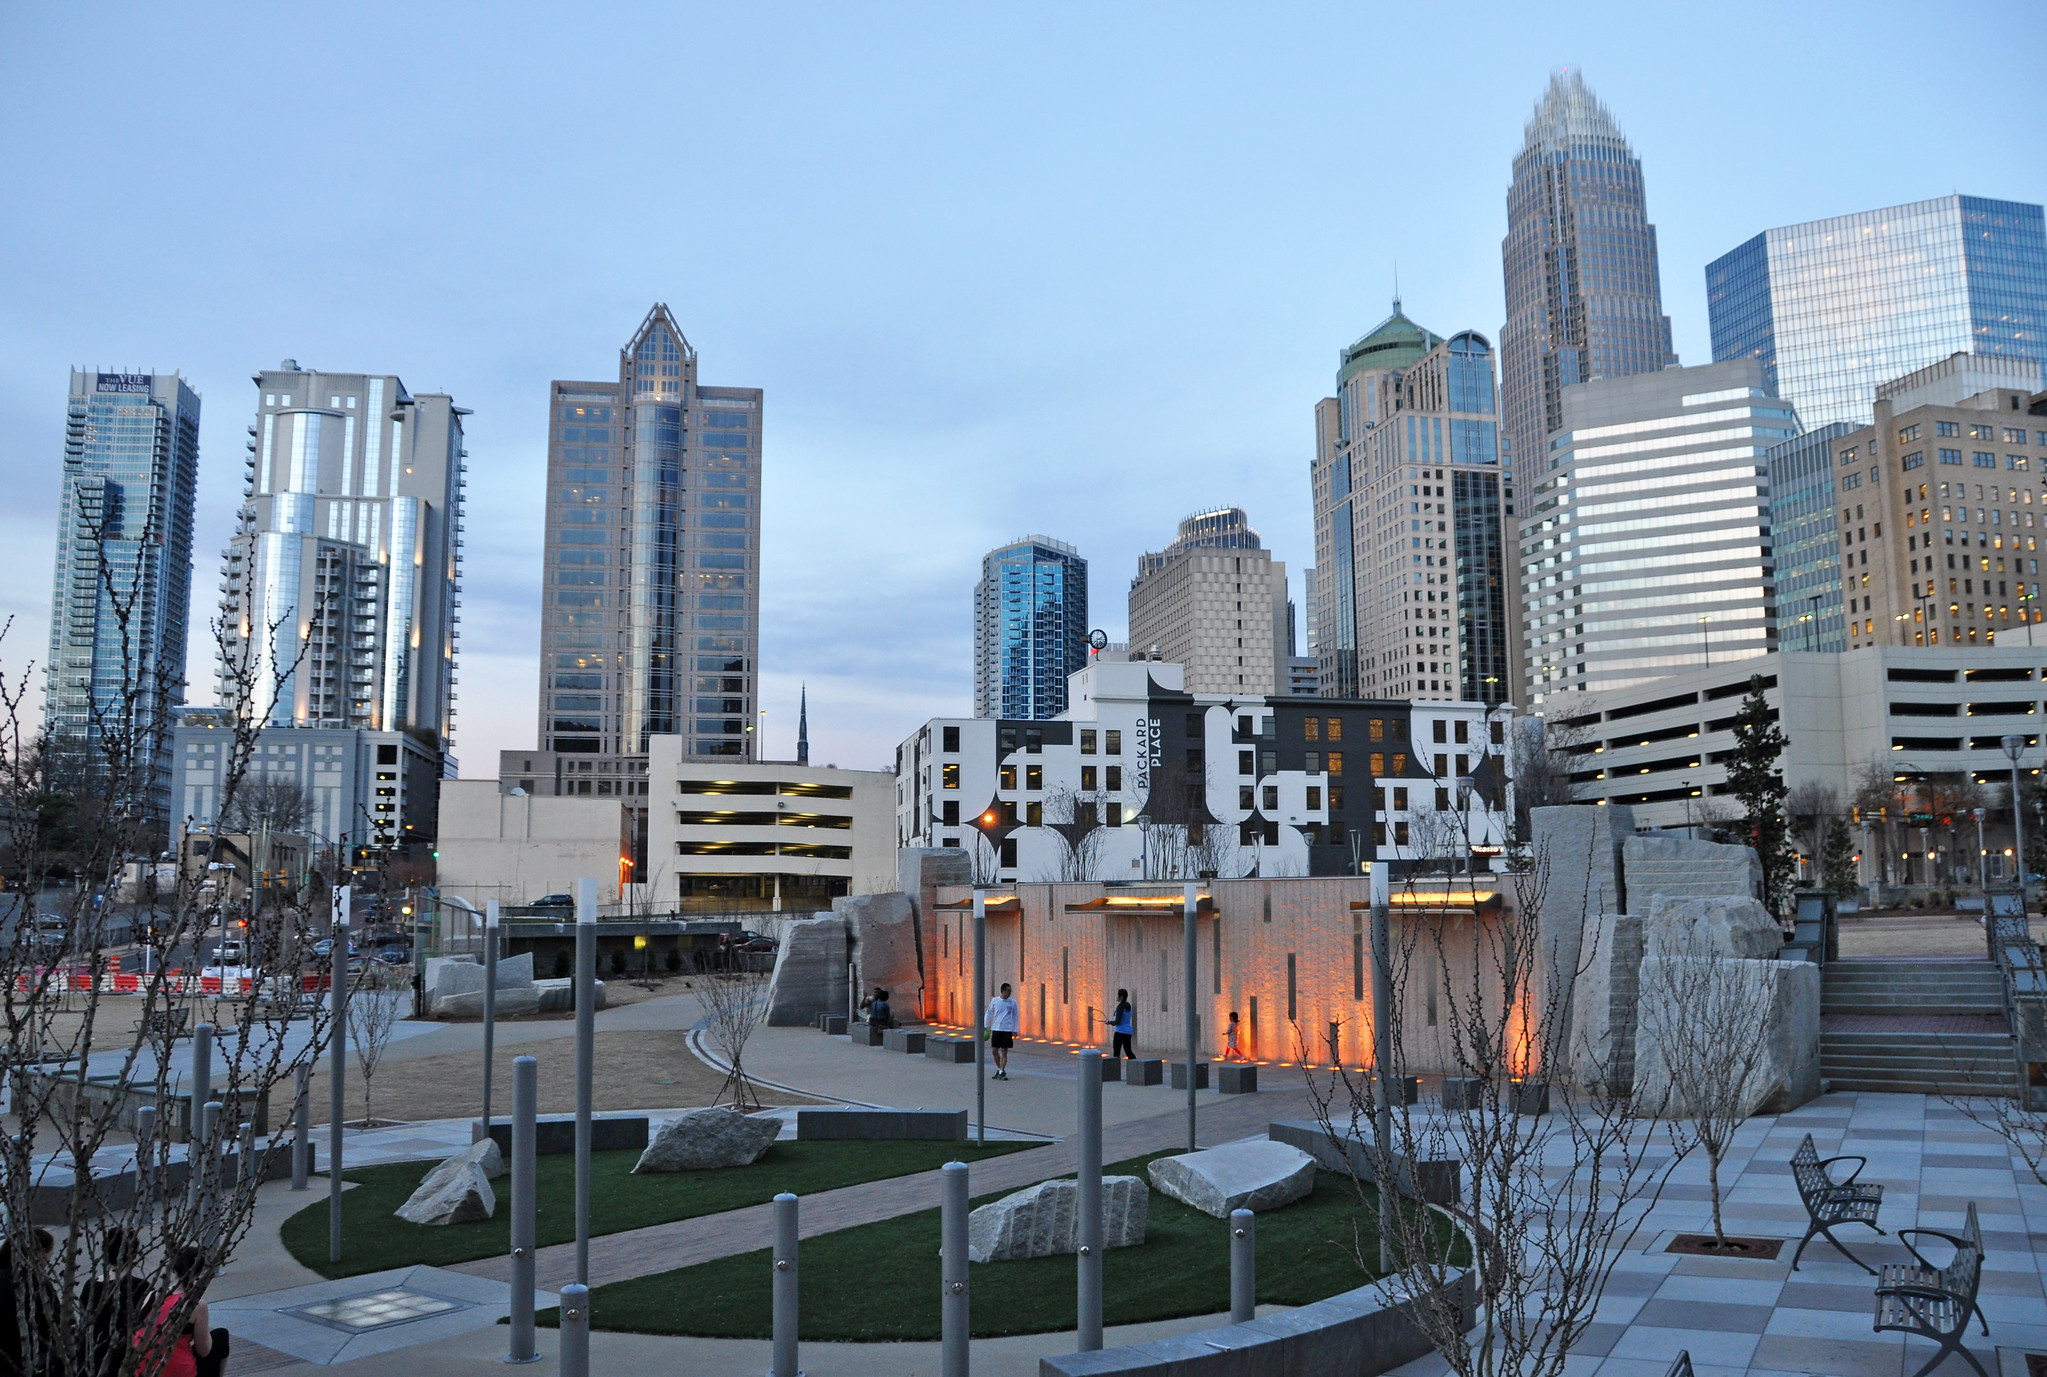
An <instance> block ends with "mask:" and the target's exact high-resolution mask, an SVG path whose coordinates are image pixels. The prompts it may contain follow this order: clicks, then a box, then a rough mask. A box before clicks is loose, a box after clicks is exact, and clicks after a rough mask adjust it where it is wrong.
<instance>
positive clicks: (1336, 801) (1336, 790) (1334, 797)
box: [1329, 784, 1343, 813]
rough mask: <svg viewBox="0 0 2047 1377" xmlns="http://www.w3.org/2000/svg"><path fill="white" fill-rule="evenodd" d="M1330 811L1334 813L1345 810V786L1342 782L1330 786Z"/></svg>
mask: <svg viewBox="0 0 2047 1377" xmlns="http://www.w3.org/2000/svg"><path fill="white" fill-rule="evenodd" d="M1329 811H1330V812H1332V813H1341V812H1342V811H1343V786H1342V785H1341V784H1332V785H1330V786H1329Z"/></svg>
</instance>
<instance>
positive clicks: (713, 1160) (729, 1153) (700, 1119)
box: [633, 1108, 782, 1173]
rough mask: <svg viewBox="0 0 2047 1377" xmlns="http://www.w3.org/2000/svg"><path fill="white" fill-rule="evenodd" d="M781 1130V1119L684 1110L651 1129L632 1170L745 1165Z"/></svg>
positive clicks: (730, 1111)
mask: <svg viewBox="0 0 2047 1377" xmlns="http://www.w3.org/2000/svg"><path fill="white" fill-rule="evenodd" d="M781 1131H782V1121H781V1120H780V1119H772V1118H766V1117H756V1116H754V1115H750V1114H741V1113H740V1112H739V1111H738V1110H736V1109H724V1108H718V1109H691V1110H685V1111H684V1112H683V1113H681V1114H678V1115H677V1116H676V1117H675V1118H673V1119H670V1120H669V1121H668V1122H667V1123H665V1124H663V1125H661V1127H660V1129H659V1130H658V1131H656V1132H655V1134H654V1137H653V1140H652V1141H651V1142H649V1143H648V1144H647V1147H646V1150H645V1151H644V1152H642V1153H641V1154H640V1160H639V1161H638V1162H636V1163H634V1164H633V1171H634V1172H635V1173H640V1172H657V1171H702V1170H705V1169H707V1168H711V1167H745V1166H751V1165H753V1164H754V1163H755V1162H758V1161H759V1160H760V1157H761V1154H762V1153H764V1152H766V1151H767V1150H768V1149H769V1148H770V1147H772V1146H773V1145H774V1142H775V1138H776V1136H777V1135H779V1134H780V1133H781Z"/></svg>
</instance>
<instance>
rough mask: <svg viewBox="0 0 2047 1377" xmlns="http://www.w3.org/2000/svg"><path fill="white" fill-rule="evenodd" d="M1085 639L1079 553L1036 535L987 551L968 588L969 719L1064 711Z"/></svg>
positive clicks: (1037, 716)
mask: <svg viewBox="0 0 2047 1377" xmlns="http://www.w3.org/2000/svg"><path fill="white" fill-rule="evenodd" d="M1087 638H1088V625H1087V561H1086V560H1084V559H1082V558H1081V557H1080V551H1078V550H1076V549H1074V548H1073V547H1072V546H1071V545H1068V544H1067V543H1066V542H1065V541H1063V540H1054V539H1052V538H1051V537H1050V536H1042V535H1029V536H1024V537H1022V538H1021V539H1018V540H1012V541H1010V542H1009V543H1008V544H1007V545H1002V546H998V547H997V548H995V549H993V550H990V551H989V552H988V553H987V554H985V555H983V556H982V557H981V580H980V582H979V583H976V584H975V585H974V716H976V717H1000V718H1006V719H1009V720H1012V721H1015V720H1024V721H1033V720H1042V719H1044V718H1050V717H1057V716H1058V715H1059V714H1060V713H1062V712H1064V711H1066V676H1068V675H1069V674H1072V673H1073V672H1074V671H1075V670H1077V669H1079V668H1081V666H1083V665H1085V664H1086V663H1087Z"/></svg>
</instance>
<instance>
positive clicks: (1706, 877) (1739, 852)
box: [1621, 833, 1763, 913]
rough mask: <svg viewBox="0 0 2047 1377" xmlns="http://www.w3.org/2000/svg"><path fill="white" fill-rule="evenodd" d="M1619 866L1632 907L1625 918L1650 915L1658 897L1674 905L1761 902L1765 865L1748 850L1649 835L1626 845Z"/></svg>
mask: <svg viewBox="0 0 2047 1377" xmlns="http://www.w3.org/2000/svg"><path fill="white" fill-rule="evenodd" d="M1621 864H1622V866H1623V868H1624V871H1625V875H1626V884H1627V901H1628V902H1627V906H1626V908H1625V909H1623V910H1622V911H1623V912H1627V913H1647V912H1648V911H1649V910H1650V907H1651V906H1652V904H1653V903H1654V901H1655V896H1656V895H1659V894H1661V895H1664V896H1666V897H1668V898H1672V899H1709V898H1716V897H1727V896H1731V895H1747V896H1748V897H1749V898H1751V899H1760V898H1762V897H1763V863H1762V862H1761V861H1759V860H1757V859H1756V853H1755V852H1754V851H1752V850H1750V849H1749V848H1748V847H1746V846H1729V845H1726V844H1724V843H1721V842H1706V841H1693V840H1692V839H1691V838H1689V837H1662V836H1657V835H1656V834H1654V833H1650V834H1647V835H1644V836H1640V837H1629V838H1628V839H1627V843H1626V845H1625V846H1623V847H1622V848H1621Z"/></svg>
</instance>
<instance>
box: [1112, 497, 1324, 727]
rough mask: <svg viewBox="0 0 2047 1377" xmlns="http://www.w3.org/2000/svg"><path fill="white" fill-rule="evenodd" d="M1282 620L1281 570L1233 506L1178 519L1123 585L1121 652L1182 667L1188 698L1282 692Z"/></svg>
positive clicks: (1285, 678)
mask: <svg viewBox="0 0 2047 1377" xmlns="http://www.w3.org/2000/svg"><path fill="white" fill-rule="evenodd" d="M1292 613H1293V608H1292V605H1291V604H1290V603H1289V602H1288V601H1287V596H1286V565H1285V564H1283V563H1281V562H1280V561H1278V560H1275V559H1274V558H1273V557H1272V552H1271V551H1270V550H1267V549H1265V548H1264V543H1263V542H1262V541H1261V540H1260V539H1259V537H1258V532H1257V531H1255V530H1253V529H1252V528H1251V521H1250V518H1249V517H1247V516H1246V515H1245V514H1244V510H1243V508H1241V507H1217V508H1213V509H1211V510H1208V511H1203V512H1196V513H1195V514H1194V515H1192V516H1190V517H1188V518H1187V519H1186V520H1184V521H1182V522H1181V523H1180V529H1179V532H1178V533H1177V534H1176V535H1175V536H1174V538H1173V541H1172V543H1171V544H1169V545H1167V546H1166V548H1165V549H1163V550H1160V551H1157V552H1155V553H1148V554H1144V555H1140V556H1139V557H1138V560H1137V577H1136V578H1134V579H1132V580H1131V581H1130V644H1131V645H1133V646H1135V647H1137V648H1138V649H1139V650H1140V651H1142V652H1144V653H1146V654H1151V653H1152V652H1153V651H1156V652H1157V654H1158V657H1159V658H1161V659H1164V660H1169V661H1171V662H1172V663H1174V664H1177V665H1181V666H1183V667H1184V668H1185V671H1186V683H1187V689H1188V691H1189V692H1190V693H1239V694H1252V695H1256V696H1258V697H1261V698H1262V697H1268V696H1270V695H1272V694H1275V693H1291V692H1292V691H1293V689H1292V678H1293V671H1292V660H1293V645H1292V637H1291V634H1290V632H1291V628H1292Z"/></svg>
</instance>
